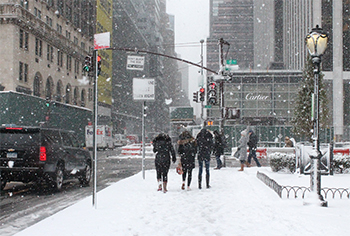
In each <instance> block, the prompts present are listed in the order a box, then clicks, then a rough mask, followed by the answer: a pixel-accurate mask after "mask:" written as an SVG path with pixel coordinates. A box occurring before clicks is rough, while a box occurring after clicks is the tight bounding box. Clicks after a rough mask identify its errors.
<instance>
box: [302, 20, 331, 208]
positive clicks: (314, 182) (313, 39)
mask: <svg viewBox="0 0 350 236" xmlns="http://www.w3.org/2000/svg"><path fill="white" fill-rule="evenodd" d="M305 40H306V46H307V48H308V50H309V53H310V55H311V57H312V63H313V65H314V80H315V84H314V98H315V99H314V104H313V106H314V109H313V110H314V114H313V116H314V120H313V121H314V130H313V140H314V148H315V151H316V153H317V154H316V155H314V156H310V158H311V167H312V171H311V173H310V189H311V192H313V193H316V194H317V196H318V198H319V200H320V203H321V206H327V202H326V201H325V200H324V199H323V197H322V195H321V171H320V162H321V158H322V153H321V150H320V139H319V129H320V126H319V109H320V99H319V74H320V64H321V57H322V55H323V53H324V52H325V50H326V48H327V43H328V35H327V34H326V33H324V32H323V30H322V28H319V26H318V25H316V28H313V29H312V30H311V32H310V33H309V34H308V35H307V36H306V38H305Z"/></svg>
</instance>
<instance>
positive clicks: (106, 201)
mask: <svg viewBox="0 0 350 236" xmlns="http://www.w3.org/2000/svg"><path fill="white" fill-rule="evenodd" d="M237 170H238V168H223V169H221V170H213V168H211V172H210V173H211V186H212V188H210V189H202V190H199V189H198V188H197V173H198V168H196V169H195V170H194V173H193V174H194V177H193V180H192V184H191V188H192V190H190V191H187V190H181V188H180V187H181V182H182V181H181V177H180V176H179V175H178V174H176V172H175V170H174V169H171V170H170V173H169V183H168V190H169V191H168V192H167V193H162V192H157V191H156V189H157V183H156V179H155V175H156V173H155V170H148V171H146V179H145V180H144V179H143V178H142V173H141V172H140V173H138V174H136V175H134V176H132V177H129V178H127V179H124V180H121V181H119V182H117V183H115V184H113V185H111V186H110V187H108V188H106V189H104V190H102V191H100V192H99V193H98V194H97V209H95V208H93V207H92V199H91V197H88V198H86V199H84V200H82V201H80V202H79V203H77V204H75V205H73V206H71V207H68V208H66V209H65V210H62V211H61V212H58V213H57V214H55V215H53V216H51V217H48V218H47V219H45V220H43V221H41V222H39V223H37V224H35V225H33V226H32V227H29V228H27V229H26V230H24V231H22V232H19V233H18V234H16V235H18V236H23V235H38V236H39V235H52V236H55V235H94V236H95V235H99V236H100V235H102V236H103V235H106V236H107V235H123V236H124V235H321V234H322V235H349V234H350V226H349V225H348V223H347V222H348V220H347V219H348V215H349V209H350V199H348V198H343V199H327V201H328V205H329V207H328V208H323V207H319V206H313V205H309V206H305V205H303V202H304V200H302V199H286V198H284V199H281V198H279V197H278V195H277V194H276V193H275V192H274V191H273V190H272V189H270V188H269V187H267V186H266V185H265V184H264V183H263V182H262V181H260V180H259V179H258V178H257V177H256V172H257V171H258V170H259V171H261V172H263V173H266V174H267V175H269V176H270V177H271V178H274V179H275V180H276V181H277V182H279V180H281V182H282V183H281V184H283V185H287V184H288V183H289V184H288V185H296V184H299V185H304V186H308V184H309V176H298V175H297V174H294V175H293V174H285V173H272V172H271V169H270V168H269V167H262V168H257V167H252V168H246V169H245V171H244V172H238V171H237ZM322 178H323V182H324V183H327V185H333V184H335V185H337V186H338V187H339V186H342V187H349V186H350V179H349V175H335V176H322ZM345 185H346V186H345ZM329 187H332V186H329Z"/></svg>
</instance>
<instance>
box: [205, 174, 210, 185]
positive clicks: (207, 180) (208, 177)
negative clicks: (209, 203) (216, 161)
mask: <svg viewBox="0 0 350 236" xmlns="http://www.w3.org/2000/svg"><path fill="white" fill-rule="evenodd" d="M205 180H206V183H207V188H210V185H209V180H210V175H206V176H205Z"/></svg>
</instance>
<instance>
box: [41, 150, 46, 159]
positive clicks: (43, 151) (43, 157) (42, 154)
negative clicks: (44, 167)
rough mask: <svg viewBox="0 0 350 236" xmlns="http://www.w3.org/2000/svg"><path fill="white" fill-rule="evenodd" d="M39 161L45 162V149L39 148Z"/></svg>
mask: <svg viewBox="0 0 350 236" xmlns="http://www.w3.org/2000/svg"><path fill="white" fill-rule="evenodd" d="M40 161H46V147H40Z"/></svg>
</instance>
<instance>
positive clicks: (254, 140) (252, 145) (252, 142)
mask: <svg viewBox="0 0 350 236" xmlns="http://www.w3.org/2000/svg"><path fill="white" fill-rule="evenodd" d="M248 135H249V141H248V147H249V155H248V166H250V164H251V161H252V158H253V159H254V161H255V163H256V166H257V167H261V164H260V162H259V160H258V158H256V149H257V145H258V141H259V139H258V136H256V134H255V133H254V131H253V130H249V133H248Z"/></svg>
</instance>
